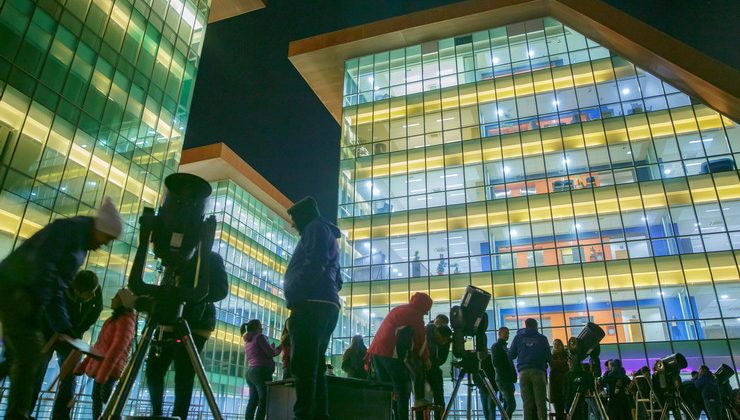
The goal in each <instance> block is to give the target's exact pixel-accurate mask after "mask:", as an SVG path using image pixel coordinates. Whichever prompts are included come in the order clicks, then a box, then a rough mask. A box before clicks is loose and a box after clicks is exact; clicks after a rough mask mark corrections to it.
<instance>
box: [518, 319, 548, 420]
mask: <svg viewBox="0 0 740 420" xmlns="http://www.w3.org/2000/svg"><path fill="white" fill-rule="evenodd" d="M509 357H510V358H511V359H512V360H513V359H517V363H516V368H517V370H518V371H519V391H520V392H521V394H522V403H523V405H524V420H535V419H539V420H547V365H548V364H549V363H550V357H551V354H550V343H549V342H548V341H547V337H545V336H544V335H542V334H540V333H539V332H537V320H535V319H533V318H527V319H526V320H525V321H524V328H523V329H521V330H519V331H517V333H516V337H514V341H512V342H511V348H510V349H509Z"/></svg>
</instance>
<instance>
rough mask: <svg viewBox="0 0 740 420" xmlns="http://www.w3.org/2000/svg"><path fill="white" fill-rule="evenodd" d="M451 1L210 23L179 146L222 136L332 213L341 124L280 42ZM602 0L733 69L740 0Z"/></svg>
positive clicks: (405, 1)
mask: <svg viewBox="0 0 740 420" xmlns="http://www.w3.org/2000/svg"><path fill="white" fill-rule="evenodd" d="M451 3H455V1H452V0H446V1H445V0H426V1H421V0H386V1H381V0H362V1H361V0H344V1H339V0H335V1H326V0H308V1H301V0H268V6H267V7H266V8H265V9H262V10H258V11H255V12H252V13H247V14H245V15H242V16H237V17H234V18H231V19H228V20H225V21H222V22H218V23H216V24H213V25H209V26H208V29H207V31H206V38H205V44H204V47H203V53H202V59H201V63H200V68H199V70H198V78H197V81H196V86H195V94H194V98H193V103H192V107H191V112H190V120H189V122H188V128H187V134H186V137H185V147H186V148H188V147H195V146H201V145H205V144H210V143H215V142H224V143H226V144H228V145H229V147H231V148H232V149H233V150H234V151H235V152H236V153H237V154H239V155H240V156H241V157H242V158H243V159H244V160H245V161H246V162H247V163H249V164H250V165H251V166H252V167H254V168H255V169H256V170H257V171H258V172H260V173H261V174H262V175H263V176H264V177H265V178H266V179H267V180H268V181H270V182H271V183H272V184H273V185H275V187H277V188H278V189H279V190H280V191H282V192H283V194H285V195H286V196H287V197H288V198H290V199H291V200H293V201H297V200H299V199H300V198H301V197H303V196H305V195H313V196H314V197H316V199H317V200H318V202H319V206H320V207H321V211H322V213H323V214H324V215H325V216H327V217H328V218H329V219H332V220H333V219H335V217H336V207H337V180H338V171H339V169H338V168H339V135H340V133H339V126H338V125H337V123H336V122H335V121H334V119H333V118H332V117H331V115H330V114H329V112H328V111H327V110H326V109H325V108H324V106H323V105H322V104H321V102H320V101H319V100H318V98H317V97H316V96H315V95H314V93H313V91H312V90H311V89H310V88H309V86H308V85H307V84H306V82H305V81H304V80H303V78H302V77H301V75H300V74H299V73H298V71H296V70H295V68H294V67H293V65H292V64H291V63H290V61H289V60H288V43H289V42H290V41H293V40H297V39H302V38H306V37H309V36H313V35H318V34H322V33H325V32H330V31H335V30H339V29H342V28H347V27H350V26H355V25H359V24H363V23H368V22H372V21H376V20H380V19H385V18H389V17H393V16H397V15H401V14H405V13H410V12H414V11H418V10H423V9H427V8H432V7H437V6H442V5H446V4H451ZM607 3H610V4H612V5H614V6H617V7H619V8H621V9H622V10H624V11H626V12H628V13H630V14H632V15H633V16H636V17H637V18H639V19H641V20H644V21H646V22H648V23H650V24H652V25H654V26H655V27H657V28H658V29H660V30H662V31H664V32H666V33H668V34H669V35H672V36H673V37H675V38H678V39H680V40H682V41H683V42H686V43H688V44H690V45H692V46H693V47H695V48H698V49H700V50H702V51H704V52H705V53H706V54H709V55H711V56H714V57H715V58H717V59H720V60H722V61H724V62H726V63H728V64H730V65H732V66H735V67H736V68H740V47H738V42H739V41H740V25H737V24H736V23H737V21H738V18H739V17H740V1H738V0H653V1H644V0H634V1H625V0H607ZM460 32H461V33H462V32H464V29H463V28H461V31H460Z"/></svg>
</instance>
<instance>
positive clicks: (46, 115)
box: [0, 0, 274, 418]
mask: <svg viewBox="0 0 740 420" xmlns="http://www.w3.org/2000/svg"><path fill="white" fill-rule="evenodd" d="M210 6H211V2H210V1H209V0H203V1H199V0H71V1H66V2H55V1H46V2H43V1H42V2H34V1H28V0H2V1H0V256H3V257H4V256H5V255H7V253H9V252H10V251H11V250H12V249H13V248H14V247H16V246H18V245H19V244H20V243H21V241H23V240H24V239H26V238H28V237H29V236H31V235H32V234H33V233H34V232H36V231H37V230H38V229H40V228H41V227H43V226H44V225H46V224H48V223H49V222H50V221H52V220H54V219H56V218H60V217H68V216H75V215H90V214H92V213H93V212H94V209H95V208H96V207H97V206H98V205H99V204H100V203H101V202H102V199H103V198H104V197H105V196H110V197H112V198H113V201H114V202H115V204H116V205H117V207H118V208H119V209H120V211H121V213H122V216H123V218H124V222H125V224H124V233H123V235H122V237H121V238H120V240H119V241H115V242H114V243H113V245H112V247H110V248H105V249H101V250H98V251H95V252H91V253H90V255H89V258H88V260H87V263H86V268H87V269H90V270H93V271H95V272H96V273H97V274H98V276H99V278H100V279H101V285H102V288H103V292H104V302H105V303H106V305H108V303H109V302H110V298H111V297H112V296H113V295H114V293H115V292H116V290H118V289H119V288H120V287H121V286H123V285H124V283H125V276H126V274H127V270H128V268H129V264H130V262H131V260H132V258H133V255H134V254H135V252H136V248H135V247H136V245H137V243H138V242H137V240H138V238H137V235H138V233H137V231H136V230H137V219H138V215H139V214H140V213H141V210H142V209H143V207H144V206H148V207H155V206H156V204H157V203H158V201H159V195H160V190H161V188H162V184H163V182H162V180H163V179H164V178H165V177H166V176H167V175H169V174H171V173H174V172H176V171H177V168H178V164H179V161H180V153H181V150H182V145H183V139H184V131H185V126H186V123H187V119H188V112H189V108H190V102H191V99H192V93H193V86H194V82H195V76H196V71H197V66H198V64H199V60H200V54H201V48H202V45H203V37H204V33H205V29H206V24H207V21H208V15H209V9H210ZM224 191H226V190H224ZM224 194H225V192H224ZM225 209H226V207H224V209H222V210H220V211H221V212H225V211H226V210H225ZM229 211H231V210H229ZM258 212H259V211H258ZM255 217H256V216H255ZM260 217H262V216H260ZM264 217H266V216H264ZM244 241H246V239H245V240H244ZM244 243H247V242H244ZM265 246H266V245H265ZM261 258H263V259H266V258H267V257H265V256H262V257H261ZM265 261H267V260H265ZM262 263H264V261H263V262H262ZM273 269H274V267H273ZM148 274H149V275H150V276H151V275H152V274H153V273H152V272H149V273H148ZM265 278H267V277H265ZM234 287H236V289H234V290H236V291H238V293H241V294H242V295H243V294H245V293H246V292H245V290H248V288H247V287H246V286H244V285H242V286H234ZM262 299H263V300H264V299H265V298H262ZM224 305H226V304H224ZM224 313H228V312H224ZM109 314H110V312H109V311H107V310H106V311H104V312H103V315H102V316H101V320H100V321H99V322H98V324H97V325H96V326H94V327H93V328H92V329H91V331H90V332H89V333H88V334H87V335H86V336H85V337H84V338H85V340H87V341H89V340H91V339H93V338H94V337H95V336H96V335H97V333H98V331H99V329H100V326H102V322H103V320H104V319H105V318H106V317H107V316H108V315H109ZM224 316H226V315H224ZM229 331H230V330H225V331H224V332H221V331H219V334H217V336H219V335H221V336H222V337H221V338H222V340H223V338H224V337H226V335H225V334H227V333H229ZM229 337H231V336H229ZM237 339H238V337H236V338H233V337H232V338H230V339H229V340H230V341H229V342H230V343H231V342H235V341H238V340H237ZM216 342H217V340H213V343H212V344H209V346H210V347H209V350H208V351H209V355H210V354H213V358H214V359H212V360H214V361H213V362H212V364H213V365H214V366H217V362H216V361H215V360H218V363H221V360H222V359H221V358H220V357H221V356H220V355H219V356H218V358H217V356H216V353H218V352H222V350H220V349H222V348H223V346H224V344H222V345H221V347H218V346H217V345H216V344H215V343H216ZM218 354H221V353H218ZM209 357H210V356H209ZM51 366H52V368H51V369H50V370H49V372H48V373H47V377H46V383H45V384H44V389H46V388H47V387H48V385H49V384H50V383H51V381H52V379H53V378H54V376H55V375H56V372H57V370H56V366H55V363H51ZM224 366H226V365H224ZM214 369H215V368H214ZM219 372H220V370H219ZM223 383H224V384H231V385H230V386H232V387H233V386H236V385H235V384H232V383H231V382H228V381H226V380H224V382H223ZM88 385H89V384H88ZM86 392H87V393H89V388H86ZM6 395H7V394H6ZM41 398H42V399H41V404H40V411H39V416H40V417H41V418H44V417H45V416H48V414H49V413H48V411H49V408H50V403H49V401H48V399H49V398H53V393H44V394H42V396H41ZM82 401H83V402H85V401H86V400H84V398H83V400H82ZM87 401H89V400H87ZM79 409H84V410H89V404H82V405H80V408H79ZM3 410H4V405H3V406H0V413H2V411H3ZM81 417H82V418H84V417H85V415H84V414H81Z"/></svg>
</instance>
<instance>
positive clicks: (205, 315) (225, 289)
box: [128, 224, 229, 420]
mask: <svg viewBox="0 0 740 420" xmlns="http://www.w3.org/2000/svg"><path fill="white" fill-rule="evenodd" d="M152 228H153V226H150V225H146V224H141V225H140V230H139V247H138V250H137V252H136V256H135V257H134V266H135V267H137V268H132V269H131V276H130V277H129V283H128V286H129V288H130V289H131V291H132V292H133V293H134V295H136V296H137V302H136V303H134V305H135V307H136V308H137V309H142V306H143V305H142V304H141V303H140V301H139V300H142V301H144V302H146V301H147V300H149V298H150V297H151V294H152V293H154V294H158V293H159V294H161V293H162V292H163V291H162V289H152V287H151V285H148V284H145V283H144V281H143V277H142V274H139V272H140V270H141V273H143V266H144V265H143V264H144V262H145V261H146V254H147V248H148V243H149V240H150V237H151V234H152ZM213 240H214V236H213V231H209V230H208V229H203V230H202V232H201V237H200V249H203V250H206V251H205V252H202V254H201V252H200V251H199V252H195V253H194V254H193V256H192V257H191V258H190V259H189V260H187V261H185V262H184V263H182V264H178V265H177V266H174V267H173V268H172V270H175V272H174V273H173V276H174V278H175V279H176V282H177V290H180V291H181V293H182V294H187V293H189V292H186V291H198V293H200V291H203V290H205V293H203V294H202V295H201V296H199V297H197V298H192V297H189V298H187V299H183V300H184V303H185V306H184V308H183V313H182V318H183V319H184V320H185V321H187V323H188V325H189V327H190V331H191V334H192V336H193V344H195V348H196V350H197V351H198V352H200V351H202V350H203V346H205V344H206V341H208V338H209V337H210V336H211V333H212V332H213V330H215V329H216V306H215V303H216V302H218V301H220V300H222V299H224V298H226V296H227V295H228V293H229V282H228V278H227V276H226V268H225V267H224V261H223V259H222V258H221V256H220V255H219V254H218V253H216V252H214V251H211V249H212V248H213V246H212V245H213ZM199 255H202V257H200V258H199ZM135 273H136V274H135ZM196 273H197V274H196ZM196 275H197V277H198V278H197V281H196ZM166 287H168V288H170V287H172V286H166ZM152 290H154V291H152ZM164 290H165V291H167V290H172V289H164ZM142 298H144V299H142ZM155 337H156V340H155V341H154V342H153V343H152V345H151V347H150V349H149V354H148V356H147V362H146V372H145V374H146V379H147V381H146V382H147V387H148V390H149V398H150V400H151V404H152V414H153V415H154V416H161V415H162V414H163V403H164V391H165V380H164V379H165V375H166V374H167V371H168V370H169V368H170V365H171V364H173V363H174V365H175V402H174V405H173V408H172V416H174V417H180V418H181V419H182V420H185V419H187V416H188V411H189V409H190V400H191V397H192V395H193V385H194V383H195V370H194V368H193V365H192V363H191V361H190V357H189V356H188V352H187V349H186V348H185V346H186V345H187V344H186V343H185V342H184V340H181V339H179V337H177V336H176V333H175V328H174V326H172V325H162V324H160V326H159V328H158V329H157V331H156V332H155Z"/></svg>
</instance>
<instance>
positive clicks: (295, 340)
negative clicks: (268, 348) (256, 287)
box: [284, 197, 342, 420]
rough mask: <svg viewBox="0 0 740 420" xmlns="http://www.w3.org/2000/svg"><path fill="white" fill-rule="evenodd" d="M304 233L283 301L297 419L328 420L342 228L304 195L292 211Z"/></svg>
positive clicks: (339, 287) (288, 277)
mask: <svg viewBox="0 0 740 420" xmlns="http://www.w3.org/2000/svg"><path fill="white" fill-rule="evenodd" d="M288 214H289V215H290V217H291V218H292V219H293V226H294V227H295V228H296V229H297V230H298V233H299V234H300V235H301V238H300V240H299V241H298V244H297V245H296V247H295V250H294V251H293V256H292V257H291V259H290V263H288V269H287V271H286V272H285V281H284V287H285V301H286V304H287V306H288V309H290V310H291V313H290V317H289V318H288V324H289V325H290V329H289V334H290V343H291V355H290V372H291V374H292V375H293V379H294V381H295V390H296V402H295V405H294V406H293V416H294V418H295V419H301V420H303V419H328V418H329V410H328V399H327V397H328V396H327V393H326V378H325V371H326V363H325V361H324V354H325V353H326V348H327V346H328V345H329V337H330V336H331V333H332V332H333V331H334V327H335V326H336V325H337V319H338V317H339V308H340V303H339V290H340V289H341V288H342V278H341V275H340V273H339V246H338V245H337V238H339V237H340V236H341V235H340V232H339V228H337V227H336V226H335V225H334V224H332V223H331V222H329V221H328V220H326V219H324V218H323V217H321V214H320V213H319V209H318V205H317V204H316V200H314V199H313V198H312V197H306V198H304V199H302V200H300V201H299V202H297V203H295V205H293V207H291V208H289V209H288Z"/></svg>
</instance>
